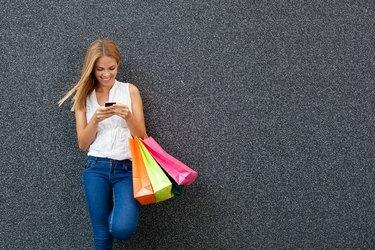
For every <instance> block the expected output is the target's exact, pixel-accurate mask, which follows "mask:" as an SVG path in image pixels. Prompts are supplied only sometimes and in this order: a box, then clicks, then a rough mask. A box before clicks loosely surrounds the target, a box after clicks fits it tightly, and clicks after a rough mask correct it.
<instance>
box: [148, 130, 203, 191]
mask: <svg viewBox="0 0 375 250" xmlns="http://www.w3.org/2000/svg"><path fill="white" fill-rule="evenodd" d="M142 142H143V144H144V145H145V146H146V147H147V149H148V150H149V152H150V153H151V155H152V156H153V157H154V158H155V160H156V161H157V162H158V163H159V164H160V166H161V167H162V168H163V169H164V170H165V171H166V172H167V173H168V174H169V176H170V177H172V178H173V180H175V181H176V183H177V184H178V185H190V184H191V183H193V182H194V181H195V179H196V178H197V176H198V173H197V172H196V171H194V170H193V169H191V168H189V167H188V166H186V165H185V164H184V163H182V162H180V161H179V160H177V159H176V158H174V157H173V156H171V155H170V154H168V153H167V152H165V151H164V149H163V148H162V147H161V146H160V145H159V144H158V143H157V142H156V141H155V140H154V139H153V138H152V137H148V138H146V139H144V140H142Z"/></svg>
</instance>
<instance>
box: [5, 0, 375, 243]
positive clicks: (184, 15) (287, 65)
mask: <svg viewBox="0 0 375 250" xmlns="http://www.w3.org/2000/svg"><path fill="white" fill-rule="evenodd" d="M60 2H61V1H2V2H1V8H0V18H1V21H0V23H1V24H0V31H1V34H0V39H1V40H0V41H1V43H0V44H1V52H0V55H1V60H0V63H1V72H2V74H1V78H0V82H1V84H0V94H1V98H0V104H1V106H0V127H1V133H0V141H1V157H0V161H1V175H0V184H1V189H0V246H1V248H7V249H25V248H28V249H88V248H91V247H92V242H91V231H90V224H89V219H88V216H87V214H86V208H85V203H84V200H83V192H82V186H81V173H82V170H83V162H84V159H85V154H84V153H83V152H80V151H79V149H78V147H77V145H76V138H75V127H74V116H73V113H71V112H70V111H69V105H64V106H63V107H62V108H59V107H58V106H57V101H58V100H59V98H61V97H62V96H63V94H64V93H65V92H66V91H67V90H68V89H69V87H71V86H72V85H73V84H74V82H76V81H77V80H78V78H79V73H80V67H81V63H82V60H83V56H84V49H85V48H86V47H87V46H88V44H89V43H90V42H91V41H93V40H95V39H97V38H102V37H107V38H111V39H114V40H116V41H117V42H118V44H119V46H120V47H121V50H122V52H123V55H124V60H123V62H122V63H123V64H122V68H121V72H120V73H119V76H118V79H119V80H121V81H128V82H132V83H134V84H136V85H137V86H138V87H139V89H140V90H141V95H142V97H143V100H144V106H145V114H146V120H147V128H148V131H149V134H151V135H153V136H154V137H155V138H156V139H157V140H159V142H160V143H161V144H162V145H163V146H164V147H165V148H166V149H167V150H168V151H169V152H170V153H172V154H173V155H175V156H177V157H178V158H179V159H181V160H182V161H184V162H186V163H187V164H188V165H190V166H191V167H193V168H194V169H196V170H198V171H199V173H200V177H199V179H198V181H197V182H196V183H195V184H194V185H193V186H191V187H189V188H187V189H186V192H185V194H184V195H183V196H182V197H177V198H174V199H172V200H169V201H167V202H164V203H161V204H159V205H153V206H148V207H144V208H143V209H142V212H141V213H142V214H141V222H140V225H139V230H138V233H137V235H136V236H135V237H134V238H133V239H132V240H131V241H129V242H123V241H116V247H117V248H120V249H122V248H131V249H151V248H158V249H177V248H179V249H214V248H215V249H217V248H221V249H224V248H232V249H239V248H329V249H332V248H374V247H375V242H374V240H375V216H374V206H375V202H374V198H375V187H374V177H375V176H374V148H375V147H374V146H375V145H374V144H375V143H374V139H373V137H374V135H375V134H374V132H375V131H374V118H375V116H374V85H373V84H374V67H375V60H374V45H375V44H374V34H375V30H374V29H375V19H374V14H375V8H374V2H373V1H179V0H178V1H150V0H149V1H71V0H69V1H65V3H64V4H62V3H60Z"/></svg>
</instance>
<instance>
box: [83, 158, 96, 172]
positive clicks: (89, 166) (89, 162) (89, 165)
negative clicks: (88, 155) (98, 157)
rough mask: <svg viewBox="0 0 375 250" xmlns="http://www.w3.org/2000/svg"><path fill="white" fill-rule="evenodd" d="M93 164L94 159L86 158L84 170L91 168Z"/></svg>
mask: <svg viewBox="0 0 375 250" xmlns="http://www.w3.org/2000/svg"><path fill="white" fill-rule="evenodd" d="M94 164H95V161H90V160H87V161H86V164H85V170H87V169H89V168H92V166H93V165H94Z"/></svg>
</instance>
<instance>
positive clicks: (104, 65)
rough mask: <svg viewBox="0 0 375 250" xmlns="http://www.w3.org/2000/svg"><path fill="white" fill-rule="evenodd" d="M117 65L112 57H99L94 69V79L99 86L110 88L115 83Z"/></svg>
mask: <svg viewBox="0 0 375 250" xmlns="http://www.w3.org/2000/svg"><path fill="white" fill-rule="evenodd" d="M117 69H118V64H117V62H116V60H115V59H114V58H113V57H109V56H102V57H100V58H99V59H98V60H97V61H96V63H95V67H94V71H95V77H96V79H97V80H98V82H99V85H101V86H103V87H111V86H112V85H113V84H114V83H115V79H116V75H117Z"/></svg>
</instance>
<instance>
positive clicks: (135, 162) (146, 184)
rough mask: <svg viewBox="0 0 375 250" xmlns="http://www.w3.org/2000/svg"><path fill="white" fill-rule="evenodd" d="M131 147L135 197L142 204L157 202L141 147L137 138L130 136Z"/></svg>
mask: <svg viewBox="0 0 375 250" xmlns="http://www.w3.org/2000/svg"><path fill="white" fill-rule="evenodd" d="M129 147H130V151H131V155H132V176H133V193H134V198H135V199H136V200H137V201H138V202H139V203H140V204H142V205H147V204H152V203H155V202H156V198H155V194H154V191H153V189H152V186H151V182H150V179H149V177H148V174H147V170H146V168H145V166H144V163H143V160H142V155H141V151H140V148H139V147H138V144H137V142H136V140H135V139H133V138H129Z"/></svg>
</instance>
